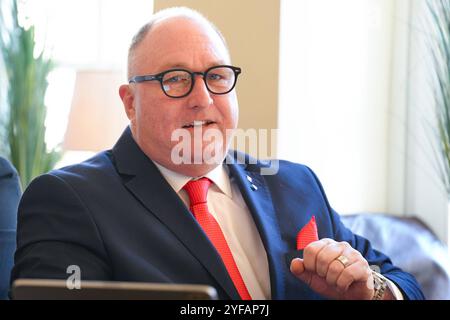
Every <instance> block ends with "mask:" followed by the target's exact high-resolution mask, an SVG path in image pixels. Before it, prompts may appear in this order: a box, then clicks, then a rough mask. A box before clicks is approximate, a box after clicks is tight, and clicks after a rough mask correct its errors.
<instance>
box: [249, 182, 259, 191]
mask: <svg viewBox="0 0 450 320" xmlns="http://www.w3.org/2000/svg"><path fill="white" fill-rule="evenodd" d="M250 189H252V190H253V191H256V190H258V187H257V186H255V185H254V184H253V183H252V185H251V186H250Z"/></svg>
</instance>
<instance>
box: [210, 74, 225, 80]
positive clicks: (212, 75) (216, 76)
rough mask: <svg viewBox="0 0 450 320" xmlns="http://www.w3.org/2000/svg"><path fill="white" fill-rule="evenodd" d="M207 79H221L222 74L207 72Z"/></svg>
mask: <svg viewBox="0 0 450 320" xmlns="http://www.w3.org/2000/svg"><path fill="white" fill-rule="evenodd" d="M208 79H209V80H221V79H222V76H221V75H220V74H217V73H213V74H208Z"/></svg>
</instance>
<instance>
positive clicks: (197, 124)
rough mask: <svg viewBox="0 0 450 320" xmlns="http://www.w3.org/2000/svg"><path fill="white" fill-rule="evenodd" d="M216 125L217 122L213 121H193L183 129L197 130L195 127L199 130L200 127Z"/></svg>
mask: <svg viewBox="0 0 450 320" xmlns="http://www.w3.org/2000/svg"><path fill="white" fill-rule="evenodd" d="M214 123H215V122H214V121H211V120H194V121H192V122H190V123H186V124H185V125H184V126H183V129H189V128H195V127H197V128H199V127H203V126H205V127H206V126H209V125H211V124H214Z"/></svg>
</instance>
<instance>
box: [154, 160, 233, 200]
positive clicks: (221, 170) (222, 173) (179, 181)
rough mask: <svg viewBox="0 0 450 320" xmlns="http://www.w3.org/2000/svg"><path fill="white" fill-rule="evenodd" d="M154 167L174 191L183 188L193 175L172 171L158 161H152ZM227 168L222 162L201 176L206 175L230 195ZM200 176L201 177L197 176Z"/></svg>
mask: <svg viewBox="0 0 450 320" xmlns="http://www.w3.org/2000/svg"><path fill="white" fill-rule="evenodd" d="M153 163H154V164H155V165H156V167H157V168H158V169H159V171H160V172H161V174H162V175H163V176H164V178H165V179H166V180H167V182H168V183H169V184H170V186H171V187H172V188H173V190H175V192H176V193H179V192H180V190H181V189H183V187H184V185H185V184H186V183H188V182H189V181H190V180H192V179H194V177H188V176H185V175H183V174H180V173H178V172H175V171H172V170H169V169H167V168H166V167H163V166H162V165H160V164H159V163H157V162H155V161H153ZM227 169H228V168H226V165H224V164H222V165H220V166H217V167H215V168H214V169H213V170H211V171H210V172H208V173H207V174H205V175H204V176H203V177H207V178H208V179H210V180H211V181H212V182H214V184H215V185H216V186H217V187H218V188H219V189H220V191H221V192H222V193H224V194H225V195H227V196H228V197H230V198H231V197H232V196H231V186H230V178H229V176H228V170H227ZM199 178H201V177H199ZM195 179H197V178H195Z"/></svg>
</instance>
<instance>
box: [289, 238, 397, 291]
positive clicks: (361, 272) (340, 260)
mask: <svg viewBox="0 0 450 320" xmlns="http://www.w3.org/2000/svg"><path fill="white" fill-rule="evenodd" d="M291 272H292V273H293V274H294V275H295V276H296V277H297V278H299V279H300V280H302V281H303V282H305V283H306V284H307V285H308V286H309V287H310V288H311V289H313V290H314V291H315V292H317V293H319V294H321V295H322V296H325V297H327V298H331V299H345V300H352V299H358V300H370V299H372V297H373V295H374V282H373V276H372V272H371V270H370V268H369V264H368V262H367V261H366V259H364V257H363V256H362V255H361V253H359V251H357V250H355V249H353V248H352V247H351V246H350V245H349V244H348V243H347V242H336V241H334V240H332V239H327V238H324V239H321V240H319V241H315V242H312V243H310V244H309V245H308V246H307V247H306V248H305V249H304V251H303V259H300V258H296V259H294V260H292V262H291ZM387 291H388V290H387ZM385 298H393V296H392V294H390V292H387V293H386V294H385Z"/></svg>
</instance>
